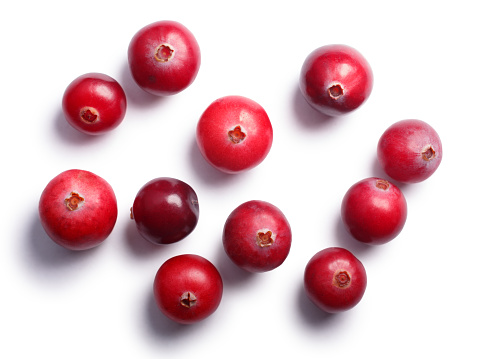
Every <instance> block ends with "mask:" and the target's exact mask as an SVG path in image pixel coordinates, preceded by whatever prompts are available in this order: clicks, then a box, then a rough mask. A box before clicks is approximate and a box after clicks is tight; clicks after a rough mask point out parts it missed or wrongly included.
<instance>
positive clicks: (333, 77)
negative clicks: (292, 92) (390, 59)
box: [299, 45, 373, 116]
mask: <svg viewBox="0 0 479 359" xmlns="http://www.w3.org/2000/svg"><path fill="white" fill-rule="evenodd" d="M299 87H300V90H301V92H302V94H303V96H304V97H305V99H306V100H307V101H308V103H309V104H310V105H311V106H312V107H313V108H315V109H316V110H318V111H320V112H322V113H324V114H326V115H328V116H337V115H342V114H345V113H348V112H350V111H353V110H355V109H357V108H358V107H359V106H361V105H362V103H363V102H364V101H366V100H367V98H368V97H369V95H370V94H371V90H372V88H373V73H372V71H371V67H370V66H369V64H368V62H367V61H366V59H365V58H364V57H363V56H362V55H361V54H360V53H359V52H358V51H357V50H355V49H353V48H352V47H349V46H346V45H326V46H322V47H320V48H317V49H316V50H314V51H313V52H312V53H311V54H309V56H308V57H307V58H306V60H305V61H304V63H303V66H302V68H301V74H300V82H299Z"/></svg>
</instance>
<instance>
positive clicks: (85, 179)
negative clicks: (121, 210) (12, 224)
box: [39, 169, 118, 250]
mask: <svg viewBox="0 0 479 359" xmlns="http://www.w3.org/2000/svg"><path fill="white" fill-rule="evenodd" d="M39 214H40V221H41V223H42V225H43V228H44V229H45V231H46V232H47V234H48V235H49V236H50V238H51V239H52V240H53V241H54V242H56V243H57V244H59V245H61V246H63V247H65V248H68V249H72V250H84V249H89V248H93V247H96V246H97V245H99V244H100V243H102V242H103V241H104V240H105V239H106V238H107V237H108V236H109V234H110V233H111V231H112V230H113V227H114V226H115V223H116V219H117V215H118V208H117V203H116V197H115V194H114V192H113V189H112V188H111V186H110V185H109V184H108V183H107V182H106V181H105V180H104V179H103V178H101V177H99V176H97V175H95V174H93V173H91V172H88V171H83V170H77V169H73V170H68V171H65V172H62V173H60V174H59V175H58V176H56V177H55V178H53V179H52V180H51V181H50V182H49V183H48V184H47V186H46V187H45V189H44V190H43V193H42V195H41V197H40V203H39Z"/></svg>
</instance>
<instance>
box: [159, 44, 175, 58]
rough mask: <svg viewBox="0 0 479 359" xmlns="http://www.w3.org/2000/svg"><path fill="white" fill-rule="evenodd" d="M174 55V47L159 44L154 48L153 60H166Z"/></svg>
mask: <svg viewBox="0 0 479 359" xmlns="http://www.w3.org/2000/svg"><path fill="white" fill-rule="evenodd" d="M174 56H175V49H174V47H173V46H171V45H170V44H166V43H164V44H161V45H158V47H157V48H156V49H155V60H156V61H158V62H168V61H170V60H171V59H173V57H174Z"/></svg>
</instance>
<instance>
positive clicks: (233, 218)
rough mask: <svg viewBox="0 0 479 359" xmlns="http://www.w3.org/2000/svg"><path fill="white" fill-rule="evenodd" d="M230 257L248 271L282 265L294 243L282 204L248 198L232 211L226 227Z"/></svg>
mask: <svg viewBox="0 0 479 359" xmlns="http://www.w3.org/2000/svg"><path fill="white" fill-rule="evenodd" d="M223 246H224V249H225V252H226V254H227V255H228V257H229V258H230V259H231V260H232V261H233V262H234V263H235V264H236V265H237V266H239V267H240V268H243V269H245V270H247V271H249V272H266V271H270V270H272V269H275V268H277V267H278V266H280V265H281V264H282V263H283V262H284V261H285V259H286V257H287V256H288V253H289V250H290V247H291V228H290V225H289V223H288V221H287V219H286V217H285V216H284V214H283V213H282V212H281V211H280V210H279V208H277V207H275V206H273V205H272V204H270V203H268V202H264V201H248V202H245V203H243V204H241V205H240V206H238V207H237V208H236V209H235V210H233V212H231V214H230V215H229V217H228V219H227V220H226V223H225V225H224V229H223Z"/></svg>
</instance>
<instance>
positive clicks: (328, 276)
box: [304, 247, 367, 313]
mask: <svg viewBox="0 0 479 359" xmlns="http://www.w3.org/2000/svg"><path fill="white" fill-rule="evenodd" d="M366 285H367V276H366V270H365V269H364V266H363V264H362V263H361V261H360V260H359V259H357V258H356V257H355V256H354V255H353V254H352V253H351V252H350V251H348V250H347V249H344V248H338V247H332V248H326V249H323V250H322V251H320V252H318V253H316V254H315V255H314V256H313V257H312V258H311V259H310V261H309V262H308V264H307V265H306V268H305V271H304V288H305V291H306V295H307V296H308V297H309V299H311V301H312V302H313V303H314V304H315V305H316V306H318V307H319V308H321V309H322V310H324V311H325V312H328V313H337V312H342V311H346V310H349V309H351V308H353V307H354V306H356V305H357V304H358V303H359V302H360V301H361V299H362V297H363V295H364V293H365V291H366Z"/></svg>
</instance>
